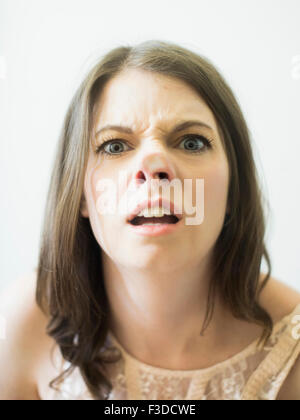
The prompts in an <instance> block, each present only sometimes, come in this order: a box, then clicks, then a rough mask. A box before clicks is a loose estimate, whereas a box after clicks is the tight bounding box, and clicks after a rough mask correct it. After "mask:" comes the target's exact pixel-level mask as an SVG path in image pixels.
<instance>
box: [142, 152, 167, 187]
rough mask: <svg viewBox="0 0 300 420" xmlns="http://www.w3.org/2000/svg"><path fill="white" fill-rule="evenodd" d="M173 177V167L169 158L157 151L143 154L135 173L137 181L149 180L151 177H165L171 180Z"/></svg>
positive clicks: (159, 178)
mask: <svg viewBox="0 0 300 420" xmlns="http://www.w3.org/2000/svg"><path fill="white" fill-rule="evenodd" d="M174 178H175V169H174V166H173V164H172V163H171V161H170V159H168V158H167V157H166V156H165V155H164V154H163V153H158V152H155V153H150V154H147V156H144V158H143V159H142V161H141V163H140V165H139V167H138V169H137V171H136V174H135V180H136V181H137V182H138V183H144V182H150V181H151V179H158V180H161V179H162V180H163V179H166V180H168V181H169V182H171V181H172V179H174Z"/></svg>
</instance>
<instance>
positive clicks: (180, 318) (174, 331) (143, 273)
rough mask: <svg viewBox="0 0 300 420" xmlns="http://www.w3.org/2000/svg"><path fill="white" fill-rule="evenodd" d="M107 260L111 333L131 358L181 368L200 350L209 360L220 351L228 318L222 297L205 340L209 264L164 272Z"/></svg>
mask: <svg viewBox="0 0 300 420" xmlns="http://www.w3.org/2000/svg"><path fill="white" fill-rule="evenodd" d="M102 259H103V267H104V281H105V288H106V291H107V296H108V300H109V307H110V329H111V331H112V333H113V335H114V336H115V337H116V339H117V340H118V341H119V343H120V344H121V345H122V346H123V347H124V348H125V349H126V350H127V352H128V353H129V354H131V355H132V356H134V357H136V358H138V359H140V360H142V361H144V362H145V363H149V364H151V362H152V364H153V361H154V362H155V364H156V365H157V364H158V363H160V364H164V365H166V364H168V366H171V365H174V366H175V365H176V366H178V365H179V364H181V362H182V361H183V360H187V359H188V358H189V357H190V356H191V354H192V353H193V352H194V353H195V349H197V353H198V354H199V348H201V350H202V351H203V353H204V354H205V352H208V351H210V350H211V349H212V348H214V347H215V345H216V343H217V339H218V338H219V337H220V335H222V332H223V330H224V326H225V319H226V316H227V312H226V310H225V307H224V305H223V304H222V303H221V302H222V301H221V299H220V297H219V296H218V294H217V295H216V301H215V309H214V316H213V318H212V320H211V322H210V324H209V326H208V328H207V329H206V330H205V334H204V336H200V332H201V329H202V324H203V321H204V319H205V315H206V309H207V306H206V305H207V295H208V288H209V284H210V281H211V278H210V271H209V263H208V261H206V262H202V264H201V265H198V266H192V265H190V266H189V267H186V266H185V267H183V268H182V269H178V268H177V269H176V270H174V271H172V269H171V268H170V267H168V268H169V269H168V271H166V270H165V271H161V270H155V269H154V268H153V267H151V269H149V270H145V269H143V270H137V269H136V268H135V269H130V268H128V267H120V266H116V265H115V264H114V263H113V261H112V260H111V259H110V258H109V257H108V256H107V255H106V254H104V255H103V258H102ZM150 361H151V362H150Z"/></svg>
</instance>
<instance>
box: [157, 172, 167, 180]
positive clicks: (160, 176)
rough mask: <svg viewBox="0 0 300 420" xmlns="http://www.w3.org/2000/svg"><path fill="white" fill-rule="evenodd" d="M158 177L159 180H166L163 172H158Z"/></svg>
mask: <svg viewBox="0 0 300 420" xmlns="http://www.w3.org/2000/svg"><path fill="white" fill-rule="evenodd" d="M158 177H159V179H166V178H168V175H167V174H166V173H165V172H159V173H158Z"/></svg>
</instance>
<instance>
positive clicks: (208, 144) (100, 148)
mask: <svg viewBox="0 0 300 420" xmlns="http://www.w3.org/2000/svg"><path fill="white" fill-rule="evenodd" d="M187 138H194V139H195V138H199V139H200V140H201V141H202V142H203V143H204V144H205V148H204V149H211V148H212V145H211V143H212V142H213V141H212V140H209V139H207V138H206V137H204V136H202V135H199V134H185V135H184V136H182V137H181V141H180V143H181V142H182V141H183V140H185V139H187ZM114 141H115V142H124V140H121V139H117V138H114V137H107V138H106V140H104V141H103V143H102V144H100V146H97V147H96V154H99V153H101V154H104V155H106V156H107V157H109V158H113V157H116V156H119V155H121V154H122V153H125V152H121V153H115V154H114V153H108V152H106V151H105V150H104V148H105V146H106V145H107V144H111V143H113V142H114ZM125 143H127V142H125ZM204 149H201V150H196V151H193V150H190V153H192V154H201V153H203V152H204ZM185 151H186V152H189V151H188V150H187V149H185Z"/></svg>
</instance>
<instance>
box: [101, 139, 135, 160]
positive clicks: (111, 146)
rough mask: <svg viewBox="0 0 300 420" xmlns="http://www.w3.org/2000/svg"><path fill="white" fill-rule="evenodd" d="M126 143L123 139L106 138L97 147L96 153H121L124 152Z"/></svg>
mask: <svg viewBox="0 0 300 420" xmlns="http://www.w3.org/2000/svg"><path fill="white" fill-rule="evenodd" d="M124 145H126V143H125V142H123V141H122V140H118V139H112V140H106V141H104V142H103V143H102V144H101V145H100V146H98V147H97V148H96V153H103V154H105V155H106V156H116V155H120V154H121V153H122V152H124ZM126 146H127V145H126ZM127 147H128V146H127ZM125 151H126V150H125Z"/></svg>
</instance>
